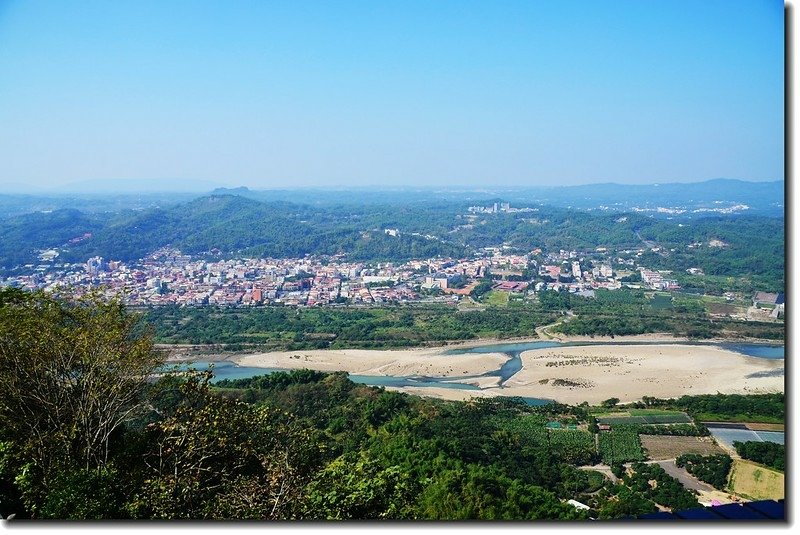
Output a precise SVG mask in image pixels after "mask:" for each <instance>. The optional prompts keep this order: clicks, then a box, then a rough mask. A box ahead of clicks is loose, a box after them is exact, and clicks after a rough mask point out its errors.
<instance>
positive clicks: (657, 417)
mask: <svg viewBox="0 0 800 535" xmlns="http://www.w3.org/2000/svg"><path fill="white" fill-rule="evenodd" d="M594 416H595V418H597V421H598V422H599V423H603V424H611V425H615V424H678V423H690V422H691V421H692V419H691V418H689V416H687V415H686V413H684V412H681V411H670V410H664V409H630V410H627V411H614V412H604V413H599V414H595V415H594Z"/></svg>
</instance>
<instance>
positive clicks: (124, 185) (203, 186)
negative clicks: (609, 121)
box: [0, 177, 784, 196]
mask: <svg viewBox="0 0 800 535" xmlns="http://www.w3.org/2000/svg"><path fill="white" fill-rule="evenodd" d="M713 180H735V181H741V182H751V183H768V182H783V181H784V179H783V178H780V179H777V180H742V179H738V178H725V177H716V178H709V179H704V180H685V181H669V180H660V181H652V182H636V183H634V182H629V183H620V182H613V181H602V182H601V181H596V182H582V183H576V184H564V185H558V184H554V185H525V184H520V185H502V184H495V185H457V184H450V185H448V184H444V185H437V184H430V185H424V184H390V185H381V184H364V185H328V186H325V185H314V186H299V185H291V184H287V185H284V186H281V185H275V186H264V187H262V186H258V185H256V186H246V185H243V184H224V183H222V182H219V183H217V182H213V181H190V180H181V181H170V180H159V179H154V180H134V179H129V180H122V181H115V180H87V181H76V182H71V183H69V184H65V185H63V186H60V187H56V188H52V189H31V188H26V187H25V186H24V185H23V184H18V185H15V184H10V185H6V184H1V183H0V194H9V195H42V196H47V195H55V196H60V195H90V194H93V195H94V194H96V195H113V194H120V195H127V194H148V193H209V192H211V191H213V190H216V189H229V190H235V189H237V188H247V189H248V190H251V191H272V190H275V191H278V190H286V191H292V190H297V191H303V190H307V191H315V190H318V191H325V190H331V191H349V190H352V191H359V190H364V191H368V190H375V191H381V190H423V191H425V190H443V191H460V190H464V191H481V190H486V191H489V192H491V191H495V190H524V189H537V188H555V189H558V188H569V187H581V186H599V185H605V184H613V185H619V186H653V185H667V184H700V183H704V182H710V181H713Z"/></svg>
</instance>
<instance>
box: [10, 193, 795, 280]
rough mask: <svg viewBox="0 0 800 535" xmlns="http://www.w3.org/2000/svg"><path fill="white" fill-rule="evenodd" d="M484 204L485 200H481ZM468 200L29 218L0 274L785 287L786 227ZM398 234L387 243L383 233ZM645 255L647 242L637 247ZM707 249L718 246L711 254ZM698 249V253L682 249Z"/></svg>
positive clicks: (13, 223) (213, 204) (15, 224)
mask: <svg viewBox="0 0 800 535" xmlns="http://www.w3.org/2000/svg"><path fill="white" fill-rule="evenodd" d="M487 203H488V201H487ZM472 204H473V203H470V202H466V201H452V202H451V201H443V200H427V201H415V202H406V201H403V200H396V201H394V202H392V201H391V200H388V199H387V200H386V201H385V202H383V203H378V202H375V203H367V204H358V203H356V202H355V200H351V202H349V203H340V204H327V205H311V204H301V203H293V202H287V201H270V202H263V201H259V200H255V199H252V198H249V197H244V196H241V195H229V194H224V195H211V196H207V197H201V198H197V199H194V200H191V201H190V202H186V203H183V204H178V205H173V206H167V207H157V208H150V209H142V210H122V211H118V212H107V213H91V214H87V213H84V212H81V211H78V210H56V211H53V212H49V213H44V212H38V213H33V214H26V215H22V216H16V217H12V218H7V219H5V220H0V235H2V236H3V237H4V239H3V240H2V242H1V243H0V268H3V269H5V270H9V269H13V268H14V267H15V266H18V265H20V264H25V263H29V264H36V263H37V262H38V259H37V255H38V251H40V250H42V249H47V248H57V249H58V250H59V252H60V256H59V259H58V261H59V262H64V261H67V262H84V261H86V259H87V258H90V257H92V256H102V257H104V258H106V259H116V260H123V261H134V260H137V259H139V258H142V257H145V256H146V255H148V254H149V253H151V252H152V251H154V250H156V249H158V248H160V247H164V246H167V245H171V246H174V247H178V248H180V249H181V250H182V251H184V252H186V253H189V254H194V255H197V254H202V253H204V252H208V251H211V250H218V251H219V252H221V253H222V254H223V255H227V256H254V257H299V256H303V255H306V254H329V255H332V254H340V253H341V254H345V255H347V256H348V257H349V258H351V259H353V260H363V261H405V260H408V259H412V258H429V257H434V256H448V257H465V256H468V255H469V254H471V253H472V252H474V251H476V250H478V249H480V248H483V247H495V246H501V245H505V246H509V247H511V248H512V250H513V249H516V250H518V251H520V252H530V251H531V250H533V249H534V248H537V247H540V248H542V249H544V250H545V251H556V252H557V251H558V250H559V249H567V250H594V249H596V248H598V247H606V248H609V249H610V250H620V249H625V248H631V249H635V248H641V247H645V248H646V249H650V248H652V247H653V244H656V245H658V246H660V247H661V251H659V252H658V253H652V252H647V253H646V254H647V255H649V257H651V258H648V259H647V260H648V262H649V264H643V265H651V267H653V268H660V269H676V270H680V271H683V270H685V269H687V268H689V267H700V268H702V269H704V270H705V271H706V273H708V274H713V275H721V276H748V277H749V276H757V277H761V278H762V279H763V280H767V279H768V280H769V281H771V282H770V287H776V286H777V287H780V286H782V285H783V270H784V256H785V250H784V220H783V219H782V218H770V217H763V216H751V215H748V216H741V215H740V216H737V215H714V216H713V217H710V216H706V217H703V218H696V219H675V220H672V219H666V218H663V217H661V218H656V217H650V216H649V215H645V214H641V213H634V212H632V213H624V214H621V213H610V212H600V213H591V212H587V211H581V210H571V209H566V208H557V207H548V206H538V207H535V208H531V209H530V210H529V211H518V212H513V211H512V212H499V213H481V212H477V213H475V212H469V211H468V208H469V207H470V206H471V205H472ZM388 229H391V230H392V231H393V230H395V229H396V230H397V231H398V232H397V233H395V232H392V233H391V234H388V233H387V232H386V230H388ZM644 240H647V241H648V242H649V245H646V244H645V241H644ZM712 240H719V241H721V242H722V243H723V244H724V245H723V246H719V247H712V246H709V242H710V241H712ZM697 243H700V244H701V245H700V246H696V247H691V248H690V247H689V246H690V245H692V244H697Z"/></svg>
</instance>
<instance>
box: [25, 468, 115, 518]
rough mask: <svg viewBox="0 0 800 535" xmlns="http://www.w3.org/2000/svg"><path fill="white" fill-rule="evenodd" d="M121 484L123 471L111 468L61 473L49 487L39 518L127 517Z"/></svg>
mask: <svg viewBox="0 0 800 535" xmlns="http://www.w3.org/2000/svg"><path fill="white" fill-rule="evenodd" d="M121 481H123V478H121V477H120V474H119V472H118V471H117V470H114V469H109V468H98V469H91V470H86V469H77V470H75V471H71V472H65V473H62V474H59V476H58V477H57V478H56V479H55V480H54V481H53V482H52V483H51V485H50V486H49V488H48V492H47V497H46V498H45V502H44V503H43V504H42V507H41V510H40V513H39V516H40V517H41V518H52V519H59V520H64V519H69V520H102V519H118V518H126V517H127V514H126V512H125V511H124V510H123V509H122V504H123V503H124V501H125V493H124V489H123V488H122V485H121V483H120V482H121Z"/></svg>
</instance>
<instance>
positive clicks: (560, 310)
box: [146, 290, 784, 350]
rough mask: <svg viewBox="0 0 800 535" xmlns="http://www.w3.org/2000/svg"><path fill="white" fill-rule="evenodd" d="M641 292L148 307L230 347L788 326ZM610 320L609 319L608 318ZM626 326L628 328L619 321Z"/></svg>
mask: <svg viewBox="0 0 800 535" xmlns="http://www.w3.org/2000/svg"><path fill="white" fill-rule="evenodd" d="M648 307H649V305H648V299H647V298H646V297H645V296H644V294H643V293H642V292H638V291H627V290H620V291H617V292H609V291H598V292H597V297H596V299H591V298H583V297H576V296H574V295H571V294H569V293H568V292H542V293H541V294H540V295H539V297H538V298H537V299H536V300H533V301H526V302H522V301H516V302H514V303H513V304H509V305H508V306H492V305H489V306H487V307H486V308H485V309H473V310H459V309H457V308H456V307H453V306H449V305H435V304H426V305H422V304H416V305H394V306H383V307H373V308H367V307H326V308H311V309H306V308H299V309H294V308H288V307H257V308H236V309H233V308H224V307H190V308H182V307H178V306H165V307H158V308H151V309H149V310H147V311H146V316H147V320H148V322H150V323H151V324H152V325H153V326H154V328H155V329H156V338H157V340H158V341H159V342H163V343H192V344H226V345H227V348H228V349H241V348H243V347H245V345H258V346H259V347H260V348H262V349H265V350H269V349H280V350H283V349H286V350H296V349H313V348H327V347H330V348H346V347H365V348H366V347H370V348H380V347H408V346H418V345H424V344H427V343H442V342H447V341H456V340H469V339H476V338H510V337H535V336H536V328H537V327H540V326H543V325H548V324H552V323H554V322H556V321H560V320H561V319H563V318H564V316H563V315H562V314H564V313H565V312H566V311H571V312H572V313H574V314H576V316H574V317H569V318H568V321H566V322H564V323H561V324H560V325H558V326H557V327H556V328H555V330H559V331H561V332H565V333H569V334H589V335H607V334H611V335H620V334H632V333H640V332H669V333H673V334H675V335H684V336H697V337H708V336H711V335H720V334H722V332H723V330H724V333H725V335H726V336H728V337H730V338H734V337H735V336H736V335H737V333H738V334H739V335H742V336H745V335H760V336H764V337H773V336H774V337H777V338H782V337H783V329H784V327H783V325H780V324H763V325H764V329H763V330H762V331H758V332H752V330H753V329H755V328H756V327H754V325H758V324H754V323H752V322H748V323H746V324H745V323H737V324H735V325H733V327H735V328H736V329H739V328H747V329H750V331H748V332H744V331H737V330H734V329H733V328H730V329H729V325H728V324H727V323H726V322H720V321H715V322H714V323H711V322H709V320H708V316H707V315H706V314H705V312H704V311H699V312H691V313H689V312H687V311H686V310H685V309H683V308H673V309H669V310H650V309H649V308H648ZM604 321H605V322H606V323H604ZM624 325H628V326H629V327H632V330H629V329H627V327H626V328H623V327H620V326H624Z"/></svg>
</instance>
